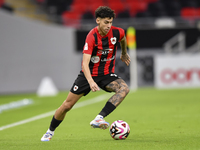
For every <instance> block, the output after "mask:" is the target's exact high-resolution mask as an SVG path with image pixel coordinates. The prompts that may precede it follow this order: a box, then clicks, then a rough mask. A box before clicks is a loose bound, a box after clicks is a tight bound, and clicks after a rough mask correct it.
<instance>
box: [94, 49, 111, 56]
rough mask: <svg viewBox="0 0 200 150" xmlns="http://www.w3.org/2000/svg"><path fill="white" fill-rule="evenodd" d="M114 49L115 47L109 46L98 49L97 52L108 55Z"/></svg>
mask: <svg viewBox="0 0 200 150" xmlns="http://www.w3.org/2000/svg"><path fill="white" fill-rule="evenodd" d="M112 51H113V49H111V48H107V49H102V50H98V51H97V53H98V54H102V55H106V54H109V53H111V52H112Z"/></svg>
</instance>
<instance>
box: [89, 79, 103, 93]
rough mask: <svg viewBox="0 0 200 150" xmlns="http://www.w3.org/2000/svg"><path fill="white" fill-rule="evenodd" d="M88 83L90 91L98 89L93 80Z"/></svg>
mask: <svg viewBox="0 0 200 150" xmlns="http://www.w3.org/2000/svg"><path fill="white" fill-rule="evenodd" d="M89 84H90V89H91V90H92V92H96V91H99V90H100V89H99V87H98V85H97V84H96V83H95V82H94V81H93V82H91V83H89Z"/></svg>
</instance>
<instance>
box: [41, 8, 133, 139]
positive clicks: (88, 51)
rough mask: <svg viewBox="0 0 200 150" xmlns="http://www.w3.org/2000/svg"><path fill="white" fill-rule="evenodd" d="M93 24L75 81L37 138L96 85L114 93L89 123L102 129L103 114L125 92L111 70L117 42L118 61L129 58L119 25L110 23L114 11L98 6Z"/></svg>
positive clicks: (96, 88) (46, 136) (50, 133)
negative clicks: (47, 126)
mask: <svg viewBox="0 0 200 150" xmlns="http://www.w3.org/2000/svg"><path fill="white" fill-rule="evenodd" d="M95 16H96V23H97V24H98V26H97V27H95V28H93V29H92V30H91V31H90V32H89V33H88V35H87V37H86V40H85V45H84V48H83V60H82V70H81V72H80V74H79V75H78V77H77V79H76V80H75V82H74V84H73V86H72V88H71V90H70V92H69V94H68V96H67V99H66V100H65V101H64V102H63V104H62V105H61V106H60V107H59V108H58V109H57V110H56V112H55V114H54V116H53V118H52V121H51V124H50V127H49V129H48V130H47V132H46V133H45V134H44V135H43V137H42V138H41V141H49V140H50V139H51V138H52V136H53V135H54V130H55V129H56V128H57V127H58V126H59V124H60V123H61V122H62V121H63V119H64V118H65V115H66V113H67V112H68V111H69V110H70V109H71V108H72V107H73V106H74V104H75V103H76V102H77V101H78V100H79V99H80V98H81V97H82V96H85V95H87V94H88V93H89V92H90V91H91V90H92V91H93V92H96V91H99V90H100V89H99V87H100V88H101V89H103V90H105V91H106V92H115V94H114V95H113V96H112V97H111V98H110V99H109V100H108V101H107V103H106V104H105V106H104V108H103V109H102V110H101V111H100V113H99V114H98V115H97V116H96V118H95V119H94V120H92V121H91V122H90V125H91V126H92V127H93V128H100V129H106V128H108V127H109V123H108V122H106V121H105V120H104V117H106V116H107V115H109V114H110V113H111V112H112V111H113V110H114V109H115V108H116V107H117V106H118V105H119V104H120V103H121V102H122V101H123V99H124V98H125V97H126V95H127V94H128V93H129V88H128V86H127V84H126V83H125V82H124V80H123V79H121V78H119V77H118V76H117V75H116V74H115V73H114V70H115V60H116V51H117V43H118V42H120V44H121V50H122V51H121V56H120V58H121V60H122V61H123V62H125V64H126V65H127V66H128V65H129V64H130V57H129V55H128V53H127V45H126V37H125V32H124V30H123V29H122V28H118V27H114V26H112V22H113V19H114V18H115V13H114V11H113V10H112V9H110V8H109V7H107V6H100V7H99V8H97V9H96V11H95Z"/></svg>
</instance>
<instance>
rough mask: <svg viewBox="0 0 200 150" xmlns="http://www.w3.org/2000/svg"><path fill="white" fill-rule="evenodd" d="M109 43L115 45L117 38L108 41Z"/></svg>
mask: <svg viewBox="0 0 200 150" xmlns="http://www.w3.org/2000/svg"><path fill="white" fill-rule="evenodd" d="M110 41H111V43H112V44H113V45H115V43H116V42H117V38H116V37H113V38H111V39H110Z"/></svg>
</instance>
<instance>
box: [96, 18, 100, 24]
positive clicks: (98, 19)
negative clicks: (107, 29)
mask: <svg viewBox="0 0 200 150" xmlns="http://www.w3.org/2000/svg"><path fill="white" fill-rule="evenodd" d="M96 23H97V24H98V25H99V24H100V18H99V17H98V18H97V19H96Z"/></svg>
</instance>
